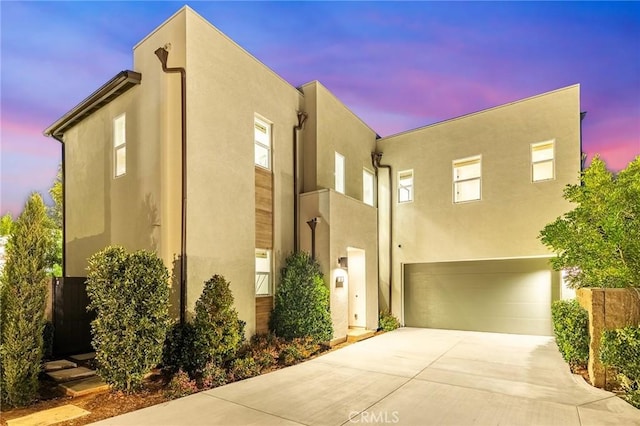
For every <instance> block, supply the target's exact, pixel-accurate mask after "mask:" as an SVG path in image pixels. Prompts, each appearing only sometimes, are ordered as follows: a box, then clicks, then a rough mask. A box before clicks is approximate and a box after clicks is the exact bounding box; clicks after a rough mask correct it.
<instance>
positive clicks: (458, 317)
mask: <svg viewBox="0 0 640 426" xmlns="http://www.w3.org/2000/svg"><path fill="white" fill-rule="evenodd" d="M559 293H560V279H559V274H558V273H557V272H555V271H553V270H552V269H551V268H550V266H549V260H548V259H541V258H535V259H507V260H483V261H465V262H440V263H418V264H406V265H405V266H404V320H405V325H407V326H409V327H428V328H444V329H453V330H473V331H490V332H497V333H513V334H536V335H551V334H552V325H551V301H552V300H556V299H558V298H559Z"/></svg>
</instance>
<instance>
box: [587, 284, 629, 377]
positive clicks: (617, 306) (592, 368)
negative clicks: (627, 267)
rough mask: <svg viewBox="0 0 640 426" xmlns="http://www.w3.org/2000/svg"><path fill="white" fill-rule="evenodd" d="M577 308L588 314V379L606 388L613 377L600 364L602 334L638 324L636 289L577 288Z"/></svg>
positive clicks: (611, 373)
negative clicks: (589, 339) (578, 306)
mask: <svg viewBox="0 0 640 426" xmlns="http://www.w3.org/2000/svg"><path fill="white" fill-rule="evenodd" d="M576 296H577V299H578V303H580V306H582V307H583V308H585V309H586V310H587V312H588V313H589V335H590V336H591V342H590V344H589V366H588V369H589V377H590V379H591V384H592V385H593V386H596V387H599V388H607V387H609V385H610V384H613V383H614V382H615V375H614V374H613V372H611V371H608V370H607V369H606V368H605V367H604V366H603V365H602V363H601V362H600V357H599V354H600V338H601V337H602V331H603V330H605V329H607V330H613V329H616V328H623V327H625V326H628V325H635V326H637V325H639V324H640V289H625V288H581V289H579V290H577V291H576Z"/></svg>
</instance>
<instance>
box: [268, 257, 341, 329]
mask: <svg viewBox="0 0 640 426" xmlns="http://www.w3.org/2000/svg"><path fill="white" fill-rule="evenodd" d="M269 325H270V328H271V330H273V332H274V333H275V334H276V335H278V336H281V337H284V338H285V339H293V338H296V337H311V338H312V339H314V340H315V341H316V342H327V341H329V340H330V339H331V337H332V336H333V325H332V323H331V314H330V312H329V289H328V288H327V286H326V285H325V283H324V280H323V279H322V273H321V272H320V265H319V264H318V262H316V261H315V260H314V259H312V258H311V257H310V256H309V254H308V253H304V252H298V253H293V254H292V255H290V256H289V257H288V258H287V260H286V264H285V267H284V268H283V269H282V278H281V281H280V285H279V286H278V289H277V291H276V295H275V307H274V309H273V312H271V319H270V324H269Z"/></svg>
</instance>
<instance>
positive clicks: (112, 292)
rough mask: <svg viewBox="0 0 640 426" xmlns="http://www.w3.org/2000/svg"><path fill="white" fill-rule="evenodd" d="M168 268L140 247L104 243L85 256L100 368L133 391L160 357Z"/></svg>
mask: <svg viewBox="0 0 640 426" xmlns="http://www.w3.org/2000/svg"><path fill="white" fill-rule="evenodd" d="M168 279H169V273H168V271H167V268H166V267H165V266H164V264H163V263H162V260H161V259H160V258H158V256H157V255H156V254H154V253H151V252H147V251H144V250H140V251H136V252H133V253H128V252H127V251H126V250H125V249H124V248H122V247H117V246H116V247H107V248H106V249H104V250H102V251H100V252H98V253H96V254H94V255H93V256H91V258H89V267H88V274H87V294H88V296H89V306H88V309H90V310H92V311H94V312H95V314H96V318H95V320H93V321H92V322H91V333H92V342H91V343H92V345H93V347H94V348H95V350H96V363H97V371H98V374H99V375H100V376H101V377H102V378H103V379H104V380H105V381H106V382H107V383H109V384H111V385H112V386H113V387H114V388H115V389H118V390H123V391H126V392H131V391H135V390H137V389H139V388H140V387H141V386H142V383H143V379H144V376H145V375H146V374H147V373H149V372H150V371H151V369H152V368H154V367H155V366H156V365H157V364H159V363H160V361H161V359H162V351H163V342H164V341H165V338H166V333H167V328H168V325H169V286H168Z"/></svg>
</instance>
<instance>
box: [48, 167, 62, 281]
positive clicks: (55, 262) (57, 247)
mask: <svg viewBox="0 0 640 426" xmlns="http://www.w3.org/2000/svg"><path fill="white" fill-rule="evenodd" d="M49 195H51V198H52V199H53V206H52V207H51V208H50V210H49V214H50V215H51V219H52V224H53V226H52V230H51V232H52V234H53V242H52V245H51V250H50V254H49V263H50V264H51V273H52V275H53V276H54V277H61V276H62V255H63V250H62V215H63V206H62V166H58V174H57V175H56V179H55V180H54V182H53V185H52V186H51V188H49Z"/></svg>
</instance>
